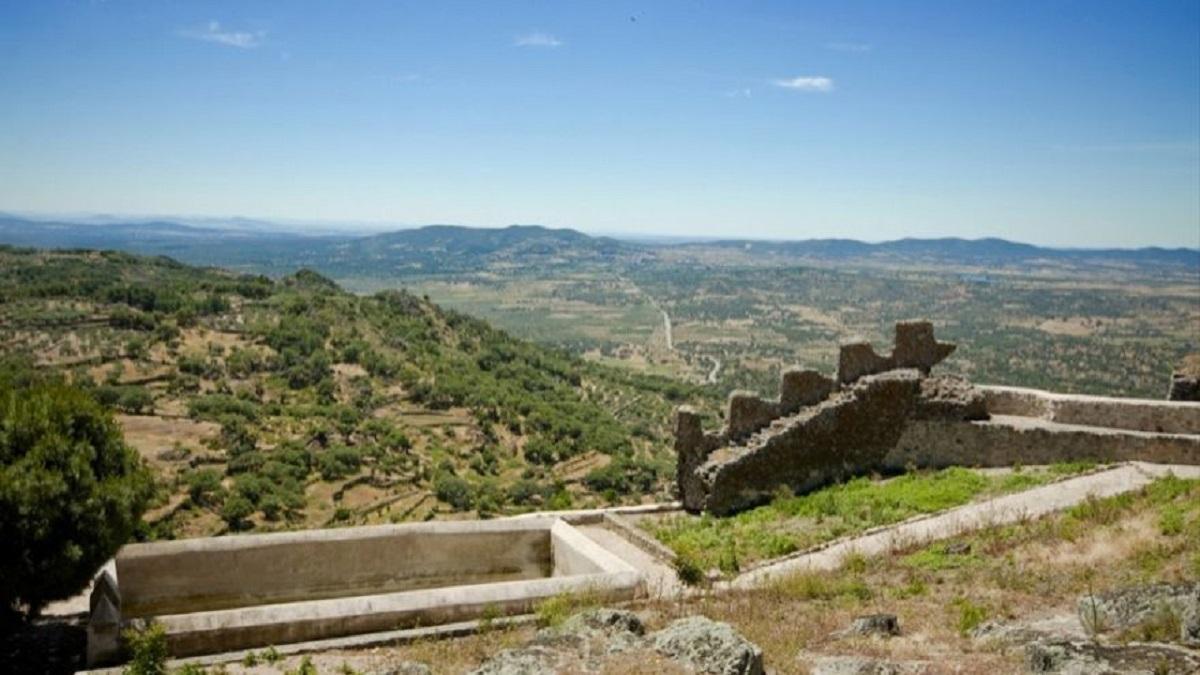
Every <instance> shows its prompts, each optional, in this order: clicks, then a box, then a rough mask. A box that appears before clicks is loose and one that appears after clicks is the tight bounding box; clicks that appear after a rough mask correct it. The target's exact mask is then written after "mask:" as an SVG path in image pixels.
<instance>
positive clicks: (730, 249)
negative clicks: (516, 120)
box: [0, 214, 1200, 278]
mask: <svg viewBox="0 0 1200 675" xmlns="http://www.w3.org/2000/svg"><path fill="white" fill-rule="evenodd" d="M244 222H245V223H246V224H247V226H246V227H238V225H237V221H227V222H226V223H224V224H223V225H222V226H221V227H201V226H197V225H193V224H183V223H178V222H173V221H168V220H155V221H149V222H131V223H120V222H103V223H79V222H62V221H40V220H32V219H29V218H24V217H19V216H11V215H2V214H0V243H3V244H9V245H14V246H26V247H35V248H102V249H119V250H127V251H133V252H136V253H144V254H153V255H168V256H171V257H174V258H177V259H179V260H182V261H184V262H188V263H192V264H203V265H216V266H225V267H234V268H241V269H251V270H255V271H259V272H263V273H266V274H272V275H279V274H285V273H288V272H291V271H293V270H295V269H296V268H298V267H312V268H314V269H317V270H320V271H321V272H323V273H325V274H328V275H331V276H334V277H338V278H347V277H355V276H366V277H372V276H380V277H382V276H405V275H429V274H455V273H464V272H471V271H479V270H484V269H497V268H500V269H503V268H509V267H521V268H536V269H540V270H551V269H554V268H562V267H570V266H574V265H594V264H613V263H622V264H642V263H647V262H652V261H654V260H655V259H657V258H659V257H660V256H664V255H666V254H671V256H672V257H676V258H677V257H678V256H680V255H683V256H687V255H689V254H695V255H696V256H702V255H705V254H714V253H715V254H728V255H732V254H736V255H737V256H740V257H746V258H749V259H751V260H754V259H759V258H762V259H772V258H778V259H798V260H829V261H852V260H862V261H875V262H885V263H886V262H895V263H944V264H957V265H987V266H1005V265H1031V264H1037V263H1039V262H1044V263H1053V262H1064V263H1100V264H1107V263H1111V264H1126V265H1130V264H1132V265H1143V266H1164V265H1165V266H1171V267H1178V266H1183V267H1193V268H1196V269H1197V270H1198V271H1200V249H1189V248H1173V249H1168V248H1157V247H1152V248H1139V249H1064V248H1046V247H1040V246H1034V245H1031V244H1022V243H1017V242H1012V241H1007V240H1005V239H997V238H988V239H959V238H943V239H900V240H897V241H888V242H882V243H866V242H862V241H856V240H853V239H808V240H799V241H767V240H752V239H736V240H715V241H701V242H684V243H674V242H668V241H660V242H655V241H648V240H638V241H630V240H620V239H616V238H612V237H593V236H589V235H587V234H584V233H582V232H578V231H576V230H571V229H551V228H546V227H542V226H538V225H513V226H509V227H506V228H471V227H462V226H454V225H430V226H426V227H420V228H414V229H409V230H398V231H395V232H388V233H384V234H375V235H368V236H362V235H348V234H320V235H314V234H304V233H299V232H295V231H286V230H285V229H284V228H283V227H282V226H279V227H277V226H273V225H271V224H270V223H263V222H261V221H244Z"/></svg>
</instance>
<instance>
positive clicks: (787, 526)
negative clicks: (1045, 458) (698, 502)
mask: <svg viewBox="0 0 1200 675" xmlns="http://www.w3.org/2000/svg"><path fill="white" fill-rule="evenodd" d="M1089 468H1091V465H1084V464H1080V465H1072V466H1071V467H1067V466H1066V465H1062V466H1055V467H1052V468H1047V469H1044V470H1033V469H1028V468H1027V469H1022V470H1018V471H1015V472H1013V473H1008V474H1003V475H987V474H984V473H980V472H977V471H972V470H970V469H964V468H958V467H955V468H950V469H944V470H941V471H936V472H915V473H908V474H904V475H902V476H899V477H897V478H894V479H891V480H887V481H880V480H872V479H869V478H856V479H854V480H851V481H848V482H846V483H841V484H839V485H834V486H831V487H827V488H824V489H821V490H817V491H815V492H811V493H808V494H805V495H800V496H794V495H792V494H790V493H788V492H786V491H783V492H781V493H780V494H778V495H776V497H775V498H774V499H773V500H772V501H771V502H770V503H769V504H766V505H764V506H760V507H758V508H755V509H751V510H749V511H744V512H742V513H739V514H737V515H735V516H731V517H727V518H716V517H713V516H711V515H707V514H706V515H704V516H700V517H699V518H697V517H693V516H676V517H672V518H668V519H665V520H663V521H661V522H660V523H658V524H657V526H653V527H652V528H651V532H652V534H654V536H655V537H657V538H658V539H659V540H660V541H662V542H663V543H664V544H666V545H667V546H668V547H669V548H671V549H672V550H673V551H675V553H676V554H677V555H678V556H680V557H681V558H684V559H686V560H687V561H688V564H689V565H691V566H695V567H697V568H699V569H701V570H706V569H712V568H717V569H720V570H721V571H723V572H725V573H736V572H738V571H739V570H740V569H742V568H745V567H746V566H747V565H749V564H752V563H754V562H756V561H760V560H767V559H770V558H776V557H779V556H781V555H786V554H788V553H791V552H793V551H798V550H801V549H805V548H808V547H811V546H815V545H817V544H821V543H824V542H827V541H830V540H833V539H837V538H839V537H843V536H847V535H852V534H857V533H860V532H863V531H865V530H869V529H871V528H874V527H878V526H882V525H890V524H892V523H897V522H900V521H902V520H906V519H908V518H911V517H913V516H917V515H920V514H926V513H934V512H937V511H942V510H945V509H949V508H953V507H956V506H961V505H963V504H966V503H968V502H970V501H973V500H975V499H979V498H982V497H988V496H993V495H998V494H1006V493H1011V492H1017V491H1020V490H1025V489H1028V488H1030V487H1034V486H1037V485H1043V484H1045V483H1047V482H1050V481H1051V480H1053V479H1055V478H1057V477H1060V476H1064V475H1068V474H1070V473H1073V472H1076V471H1083V470H1087V469H1089Z"/></svg>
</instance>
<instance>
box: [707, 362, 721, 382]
mask: <svg viewBox="0 0 1200 675" xmlns="http://www.w3.org/2000/svg"><path fill="white" fill-rule="evenodd" d="M708 358H710V359H712V362H713V367H712V370H710V371H708V375H707V376H706V377H705V378H704V381H705V382H707V383H709V384H716V383H717V373H720V372H721V359H718V358H717V357H715V356H710V357H708Z"/></svg>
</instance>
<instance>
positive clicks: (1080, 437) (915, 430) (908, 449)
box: [882, 415, 1200, 470]
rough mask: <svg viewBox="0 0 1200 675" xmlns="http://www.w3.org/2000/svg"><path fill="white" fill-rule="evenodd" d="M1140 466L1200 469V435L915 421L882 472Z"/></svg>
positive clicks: (1009, 420) (1005, 421)
mask: <svg viewBox="0 0 1200 675" xmlns="http://www.w3.org/2000/svg"><path fill="white" fill-rule="evenodd" d="M1073 461H1093V462H1104V463H1110V462H1128V461H1141V462H1152V463H1155V464H1191V465H1200V435H1196V434H1163V433H1155V432H1147V431H1129V430H1125V429H1111V428H1102V427H1094V426H1084V425H1072V424H1061V423H1058V422H1051V421H1047V420H1044V419H1038V418H1031V417H1016V416H1008V415H993V416H992V417H991V419H989V420H986V421H977V422H948V421H914V422H910V423H909V424H908V426H907V427H906V428H905V430H904V433H903V435H901V437H900V440H899V441H898V442H897V443H896V446H895V448H894V449H893V450H892V451H891V452H889V453H888V455H887V457H885V458H884V461H883V463H882V468H884V469H889V470H902V469H905V468H907V467H912V466H916V467H923V468H943V467H948V466H979V467H998V466H1013V465H1014V464H1024V465H1033V464H1054V463H1057V462H1073Z"/></svg>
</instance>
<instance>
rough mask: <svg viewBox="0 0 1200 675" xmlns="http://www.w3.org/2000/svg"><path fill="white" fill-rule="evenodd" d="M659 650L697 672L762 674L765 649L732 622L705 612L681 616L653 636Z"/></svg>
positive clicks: (731, 674) (726, 674)
mask: <svg viewBox="0 0 1200 675" xmlns="http://www.w3.org/2000/svg"><path fill="white" fill-rule="evenodd" d="M651 641H652V644H653V646H654V649H655V650H656V651H658V653H660V654H662V655H664V656H667V657H669V658H671V659H672V660H674V661H677V662H679V663H680V664H682V665H684V666H687V667H689V668H691V669H693V670H694V671H696V672H697V673H709V674H711V675H761V674H762V672H763V660H762V650H761V649H759V648H758V646H757V645H755V644H754V643H752V642H750V641H748V640H746V639H745V638H743V637H742V636H741V635H739V634H738V633H737V631H735V630H734V629H733V628H732V627H730V626H729V624H726V623H720V622H717V621H713V620H711V619H708V618H705V617H703V616H692V617H688V618H686V619H679V620H678V621H675V622H673V623H671V625H669V626H667V627H666V628H664V629H662V630H661V631H659V632H657V633H655V634H654V635H653V636H652V637H651Z"/></svg>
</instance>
